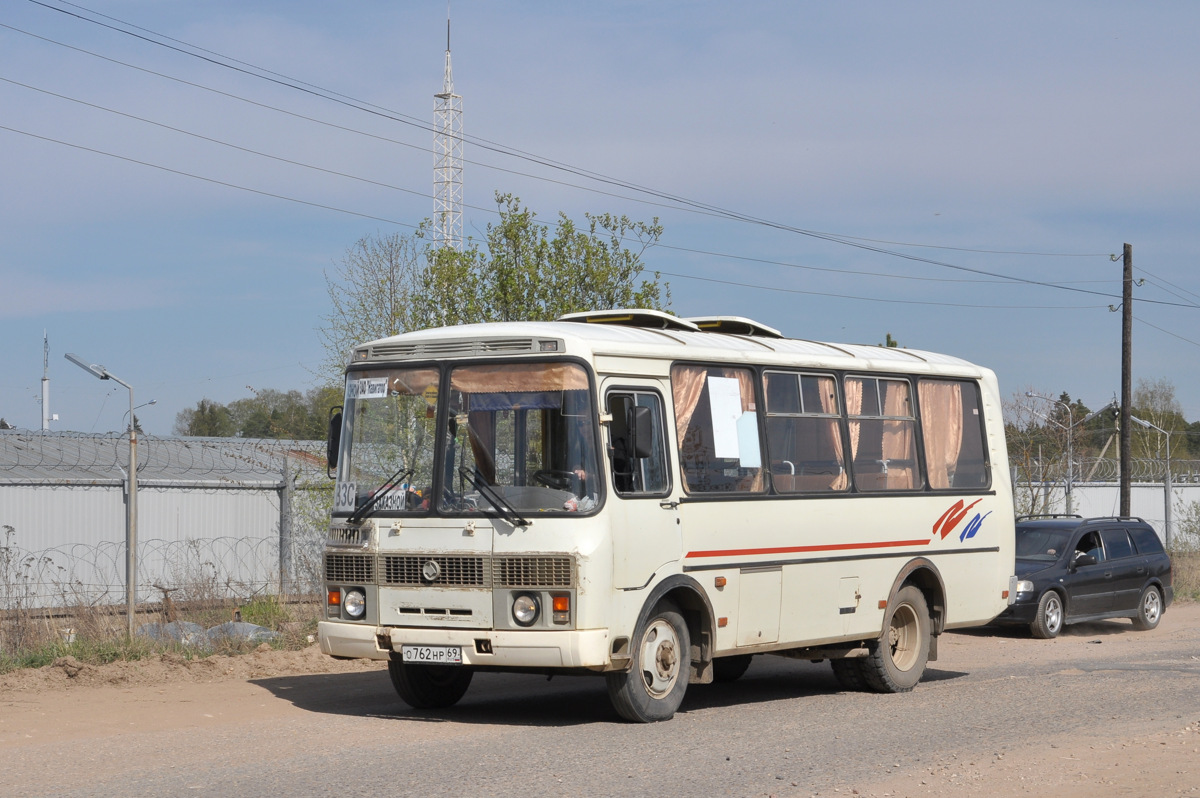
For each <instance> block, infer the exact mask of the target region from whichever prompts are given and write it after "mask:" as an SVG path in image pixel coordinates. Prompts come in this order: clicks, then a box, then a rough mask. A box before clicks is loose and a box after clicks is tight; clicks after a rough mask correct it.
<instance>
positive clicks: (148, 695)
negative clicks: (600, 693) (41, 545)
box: [0, 603, 1200, 798]
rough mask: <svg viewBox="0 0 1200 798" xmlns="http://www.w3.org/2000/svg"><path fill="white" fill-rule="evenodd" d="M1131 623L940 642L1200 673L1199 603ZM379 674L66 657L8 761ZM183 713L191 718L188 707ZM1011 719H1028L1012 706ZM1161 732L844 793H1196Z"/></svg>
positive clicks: (1172, 736)
mask: <svg viewBox="0 0 1200 798" xmlns="http://www.w3.org/2000/svg"><path fill="white" fill-rule="evenodd" d="M1124 623H1126V622H1123V621H1120V622H1108V623H1107V624H1106V625H1104V626H1103V627H1102V628H1099V629H1097V628H1095V627H1096V626H1097V625H1092V624H1084V625H1081V626H1078V627H1068V628H1067V629H1066V630H1065V632H1064V634H1063V635H1062V636H1061V637H1060V638H1059V639H1057V640H1054V641H1029V640H1025V639H1022V638H1020V637H1017V638H1014V637H1013V636H1004V635H980V634H949V635H946V636H944V637H943V638H942V645H941V647H940V648H941V654H942V656H941V658H940V659H939V662H938V665H939V666H943V664H944V663H945V664H947V665H951V666H953V667H954V668H956V669H958V670H963V671H969V670H971V668H972V666H973V664H974V666H975V667H982V665H983V664H984V663H986V664H988V665H990V666H994V665H995V664H996V663H997V662H1000V661H1009V662H1014V663H1020V662H1022V661H1032V660H1033V659H1035V658H1038V657H1047V656H1052V657H1053V658H1054V659H1056V660H1064V659H1065V660H1072V659H1073V658H1075V657H1078V658H1079V660H1080V661H1081V662H1082V661H1084V660H1086V659H1087V657H1088V656H1089V654H1090V653H1091V651H1094V650H1095V649H1096V646H1094V645H1092V644H1094V643H1096V642H1097V641H1096V639H1095V638H1096V636H1097V635H1104V642H1105V645H1106V647H1111V646H1117V647H1123V646H1142V647H1145V646H1146V644H1147V643H1149V642H1151V640H1153V641H1154V643H1155V644H1156V645H1162V646H1164V649H1165V648H1170V649H1172V650H1173V651H1174V652H1176V653H1175V654H1174V656H1176V657H1178V656H1179V652H1183V655H1184V661H1185V665H1190V663H1191V662H1194V663H1195V664H1196V667H1197V672H1200V604H1196V603H1176V604H1175V605H1173V606H1172V607H1171V608H1170V609H1169V610H1168V612H1167V613H1166V614H1165V615H1164V618H1163V622H1162V625H1161V626H1160V627H1159V629H1157V630H1155V631H1154V632H1151V633H1146V634H1138V633H1134V632H1133V631H1132V630H1129V629H1128V628H1125V629H1114V628H1113V626H1114V625H1115V624H1124ZM1088 627H1093V628H1088ZM1189 657H1190V660H1189V659H1188V658H1189ZM380 669H381V664H380V663H372V662H362V661H353V662H346V661H337V660H333V659H330V658H328V657H325V656H323V655H321V654H320V652H319V651H318V650H317V647H316V646H315V645H314V646H310V647H309V648H307V649H305V650H303V651H287V652H285V651H273V650H270V649H269V648H268V647H267V646H265V645H264V646H262V647H260V649H259V650H257V651H255V652H253V653H251V654H247V655H243V656H237V657H223V656H215V657H210V658H206V659H200V660H187V659H185V658H183V657H180V656H178V655H170V654H168V655H162V656H160V657H157V658H154V659H149V660H144V661H141V662H132V663H115V664H112V665H106V666H101V667H97V666H90V665H83V664H81V663H79V662H77V661H75V660H73V659H71V658H65V659H62V660H59V661H58V662H56V663H55V664H53V665H51V666H47V667H45V668H41V669H38V670H28V671H22V672H17V673H11V674H7V675H4V676H0V762H3V761H4V760H5V759H6V758H7V757H12V756H18V757H19V756H21V749H22V748H23V747H25V746H26V745H30V746H35V747H36V748H37V749H38V750H46V749H45V747H44V746H45V745H46V744H53V743H55V742H56V741H62V742H65V741H67V740H75V741H79V740H86V739H94V738H101V737H105V736H109V735H119V734H122V733H123V732H125V731H128V730H129V729H130V728H131V727H133V726H134V725H135V724H136V726H137V727H138V728H139V729H141V730H147V729H160V730H163V731H168V730H179V729H184V728H186V727H187V726H188V724H193V723H195V722H196V715H195V712H194V710H197V709H204V712H202V713H201V714H202V716H203V717H204V718H214V715H215V720H214V722H220V723H231V724H236V723H238V722H239V717H250V716H253V717H254V718H257V719H261V718H262V717H263V715H264V713H266V714H267V715H277V716H278V717H280V718H283V717H286V716H287V715H288V714H289V713H294V712H298V711H300V710H298V709H297V708H296V707H295V706H294V705H293V704H291V703H289V702H287V701H285V700H282V699H280V698H279V697H278V696H273V695H270V694H269V693H267V692H265V691H264V690H262V689H260V688H259V687H258V686H257V685H255V684H253V683H252V680H257V679H264V678H270V677H278V676H294V675H304V674H319V673H356V672H362V671H370V670H380ZM1010 678H1013V677H1010ZM1197 687H1198V688H1200V681H1198V682H1197ZM185 706H186V707H190V708H191V709H192V710H193V711H192V712H190V713H188V712H181V711H180V708H181V707H185ZM209 707H211V709H208V708H209ZM1181 709H1185V708H1181ZM1185 711H1191V710H1190V709H1186V710H1185ZM209 713H214V714H209ZM1013 719H1014V722H1020V720H1019V712H1018V711H1017V709H1016V708H1014V718H1013ZM1158 728H1159V729H1160V731H1157V732H1154V733H1147V734H1146V735H1145V736H1140V737H1135V738H1132V739H1120V740H1115V739H1113V738H1112V737H1111V736H1106V735H1105V734H1104V730H1103V729H1097V730H1095V731H1094V732H1092V733H1080V734H1077V735H1075V736H1073V737H1072V736H1066V737H1063V738H1061V739H1057V740H1056V742H1055V743H1054V744H1053V745H1051V746H1049V747H1037V746H1033V745H1031V746H1029V747H1027V748H1019V749H1016V750H1013V749H1009V750H1007V751H1005V752H1003V753H1000V752H993V753H986V754H983V753H981V754H980V755H977V756H972V757H971V758H969V759H967V758H953V757H950V758H942V759H938V760H929V761H928V764H927V765H926V766H925V767H924V768H922V769H921V770H919V771H917V772H911V771H910V772H907V773H903V774H900V773H899V772H898V771H896V774H897V775H895V776H894V777H891V778H887V777H884V778H883V780H881V781H878V782H876V783H874V784H862V785H859V786H857V787H855V788H853V789H851V788H846V789H844V790H839V791H837V793H840V794H841V795H860V796H871V797H873V798H881V797H882V796H934V797H935V798H951V797H952V796H953V797H954V798H958V797H959V796H966V797H967V798H970V797H971V796H988V797H989V798H991V796H1006V795H1033V794H1052V795H1055V796H1057V797H1058V798H1085V797H1086V798H1092V796H1149V795H1154V796H1168V795H1200V716H1197V717H1192V716H1186V715H1185V716H1183V719H1182V720H1181V721H1178V722H1177V723H1175V724H1168V725H1167V726H1163V725H1161V724H1160V725H1159V726H1158ZM1164 728H1165V729H1166V730H1161V729H1164ZM1114 754H1115V755H1114ZM781 794H783V793H781ZM787 794H793V795H794V794H796V792H795V791H790V792H788V793H787ZM824 794H826V795H830V794H835V793H824Z"/></svg>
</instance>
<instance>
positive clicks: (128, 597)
mask: <svg viewBox="0 0 1200 798" xmlns="http://www.w3.org/2000/svg"><path fill="white" fill-rule="evenodd" d="M66 358H67V360H69V361H71V362H72V363H74V364H75V365H76V366H79V367H80V368H81V369H83V370H84V371H86V372H88V373H89V374H91V375H92V376H93V377H98V378H100V379H102V380H112V381H113V382H115V383H117V384H118V385H123V386H125V387H126V388H128V389H129V471H128V473H127V474H126V480H127V484H128V485H129V489H128V494H127V498H126V500H125V627H126V633H127V634H128V635H129V637H130V638H131V639H132V638H133V611H134V606H135V605H136V604H137V430H136V429H134V426H135V425H134V423H133V411H134V410H135V409H136V408H134V406H133V386H132V385H130V384H129V383H127V382H125V381H124V380H122V379H120V378H119V377H117V376H116V375H114V374H111V373H109V371H108V369H106V368H104V366H100V365H97V364H95V363H88V362H87V361H85V360H83V359H82V358H80V357H78V356H76V355H72V354H67V355H66ZM155 401H157V400H155ZM147 404H153V402H148V403H147Z"/></svg>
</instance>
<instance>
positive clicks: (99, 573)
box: [0, 431, 331, 608]
mask: <svg viewBox="0 0 1200 798" xmlns="http://www.w3.org/2000/svg"><path fill="white" fill-rule="evenodd" d="M128 452H129V440H128V438H127V437H126V436H124V435H81V434H77V433H53V432H51V433H42V432H30V431H5V432H0V608H13V607H15V606H25V607H44V606H61V605H78V604H84V605H96V604H121V603H124V600H125V587H124V585H125V525H126V521H125V500H126V479H125V472H126V467H127V465H128ZM138 483H139V484H138V560H139V564H138V585H137V592H138V601H139V602H142V601H147V600H154V601H156V600H161V599H162V592H161V591H162V590H171V591H174V592H173V598H174V599H175V600H187V599H204V598H235V599H243V600H244V599H246V598H249V597H252V596H255V595H262V594H265V593H271V594H276V593H281V592H282V593H295V592H311V591H316V590H319V584H320V558H321V548H322V546H323V543H324V538H325V527H326V523H327V520H328V500H329V496H330V494H331V483H330V482H329V481H328V479H327V478H326V477H325V471H324V442H312V441H271V440H242V439H228V438H156V437H151V436H141V437H140V438H139V441H138Z"/></svg>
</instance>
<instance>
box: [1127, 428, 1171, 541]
mask: <svg viewBox="0 0 1200 798" xmlns="http://www.w3.org/2000/svg"><path fill="white" fill-rule="evenodd" d="M1129 420H1130V421H1132V422H1133V423H1135V424H1141V425H1142V426H1143V427H1147V428H1149V429H1156V430H1158V431H1159V432H1161V433H1162V434H1163V435H1166V436H1167V469H1166V473H1165V474H1164V475H1163V490H1164V492H1165V493H1166V499H1165V501H1164V504H1163V537H1164V538H1166V540H1165V542H1166V544H1167V548H1168V549H1169V548H1171V520H1172V519H1171V433H1169V432H1167V431H1166V430H1165V429H1163V428H1162V427H1159V426H1157V425H1155V424H1151V423H1150V422H1149V421H1143V420H1142V419H1140V418H1138V417H1137V416H1135V415H1133V414H1130V416H1129Z"/></svg>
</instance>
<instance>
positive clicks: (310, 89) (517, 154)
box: [30, 0, 1109, 265]
mask: <svg viewBox="0 0 1200 798" xmlns="http://www.w3.org/2000/svg"><path fill="white" fill-rule="evenodd" d="M63 1H64V3H65V4H66V5H70V6H73V7H75V8H78V9H81V10H83V11H86V12H88V13H90V14H94V15H96V16H100V17H103V18H105V19H110V20H113V21H114V22H119V23H120V24H121V25H125V26H127V27H132V28H135V29H136V30H141V31H145V32H146V33H150V34H151V35H153V36H155V37H158V38H161V39H166V40H168V41H172V42H177V43H179V44H182V45H184V46H185V47H187V48H190V49H192V50H198V51H200V52H201V53H208V54H210V55H213V56H216V57H217V58H219V59H223V60H216V59H214V58H209V57H208V56H206V55H201V54H199V53H195V52H190V51H189V50H184V49H181V48H179V47H175V46H173V45H170V44H166V43H164V42H161V41H156V40H155V39H151V38H149V37H146V36H142V35H140V34H138V33H134V32H132V31H127V30H123V29H121V28H118V27H115V26H112V25H108V24H106V23H103V22H99V21H97V20H94V19H89V18H88V17H85V16H82V15H80V14H76V13H74V12H71V11H67V10H66V9H62V8H58V7H55V6H52V5H49V4H47V3H44V2H41V0H30V2H31V3H34V4H35V5H38V6H41V7H43V8H46V9H49V10H52V11H57V12H59V13H61V14H65V15H68V16H71V17H74V18H76V19H79V20H82V21H85V22H90V23H92V24H94V25H99V26H101V27H104V28H108V29H110V30H113V31H115V32H118V33H123V34H125V35H128V36H132V37H135V38H137V39H140V40H142V41H145V42H148V43H150V44H154V45H157V46H159V47H164V48H167V49H170V50H174V51H176V52H179V53H181V54H183V55H189V56H192V57H194V58H199V59H201V60H204V61H206V62H209V63H212V64H214V65H216V66H222V67H225V68H227V69H231V70H234V71H237V72H241V73H243V74H246V75H249V76H252V77H257V78H259V79H261V80H266V81H270V82H272V83H276V84H278V85H282V86H285V87H288V88H292V89H293V90H296V91H301V92H304V93H307V94H310V95H313V96H317V97H321V98H323V99H326V100H329V101H331V102H336V103H339V104H341V105H345V106H347V107H351V108H355V109H357V110H360V111H364V112H366V113H371V114H375V115H379V116H384V117H386V118H389V119H393V120H394V121H397V122H401V123H403V124H408V125H412V126H414V127H418V128H420V129H422V130H426V131H428V132H436V131H435V129H434V128H432V127H430V126H429V125H428V124H427V123H425V122H424V121H421V120H417V119H416V118H415V117H411V116H408V115H407V114H403V113H400V112H398V111H394V110H391V109H388V108H384V107H383V106H377V105H373V104H371V103H366V102H364V101H362V100H358V99H356V98H353V97H350V96H348V95H345V94H341V93H339V92H334V91H332V90H329V89H325V88H323V87H320V86H316V85H315V84H311V83H306V82H304V81H301V80H299V79H296V78H292V77H290V76H287V75H283V74H282V73H278V72H273V71H271V70H267V69H264V68H262V67H259V66H256V65H254V64H250V63H249V62H246V61H241V60H238V59H235V58H232V57H230V56H226V55H224V54H220V53H216V52H215V51H212V50H207V49H205V48H202V47H198V46H196V45H193V44H190V43H187V42H183V41H182V40H179V39H174V38H171V37H169V36H165V35H164V34H160V33H158V32H156V31H152V30H150V29H148V28H143V27H140V26H137V25H133V24H132V23H129V22H125V21H124V20H120V19H117V18H116V17H111V16H108V15H105V14H100V13H98V12H95V11H92V10H91V9H88V8H85V7H84V6H81V5H78V4H76V3H70V2H66V0H63ZM225 61H231V62H233V64H242V65H244V66H246V67H249V68H250V69H244V68H242V67H241V66H235V65H233V64H229V63H225ZM251 69H252V70H254V71H250V70H251ZM258 73H265V74H258ZM463 140H464V141H468V142H471V143H472V144H474V145H475V146H478V147H481V148H483V149H485V150H489V151H492V152H496V153H497V154H501V155H507V156H509V157H514V158H520V159H523V160H527V161H530V162H531V163H535V164H538V165H541V166H545V167H547V168H551V169H558V170H562V171H566V172H568V173H570V174H574V175H577V176H579V177H585V178H587V179H590V180H595V181H598V182H602V183H607V184H609V185H614V186H618V187H621V188H625V189H628V190H632V191H637V192H640V193H645V194H648V195H650V196H654V197H658V198H659V199H663V200H667V201H669V202H673V203H678V204H680V205H685V206H690V207H692V208H694V209H697V210H701V211H703V212H705V213H707V214H711V215H717V216H720V217H723V218H727V219H731V220H735V221H742V222H744V223H750V224H758V225H764V226H768V227H773V228H776V229H779V230H783V231H787V232H793V233H796V234H799V235H806V236H813V237H817V238H821V239H823V240H827V241H831V242H835V243H841V244H843V245H846V246H857V245H859V244H856V243H855V242H862V243H871V244H888V245H890V246H906V247H920V248H932V249H943V250H951V251H958V252H973V253H980V254H1003V255H1020V256H1039V257H1108V256H1109V253H1053V252H1031V251H1022V250H996V249H973V248H968V247H954V246H946V245H937V244H920V243H912V242H897V241H887V240H884V239H874V238H865V237H858V236H850V235H842V234H835V233H822V232H820V231H814V230H806V229H803V228H799V227H794V226H791V225H786V224H782V223H778V222H772V221H769V220H766V219H763V218H761V217H756V216H753V215H749V214H743V213H740V212H736V211H731V210H728V209H725V208H721V207H719V206H716V205H711V204H708V203H704V202H700V201H697V200H691V199H688V198H686V197H681V196H678V195H674V194H671V193H668V192H665V191H660V190H658V189H653V188H650V187H647V186H642V185H639V184H636V183H633V182H631V181H627V180H623V179H619V178H615V177H610V176H608V175H604V174H602V173H599V172H593V171H590V170H587V169H583V168H581V167H576V166H572V165H570V164H566V163H563V162H560V161H555V160H552V159H549V158H545V157H543V156H539V155H536V154H533V153H529V152H525V151H523V150H519V149H516V148H513V147H509V146H508V145H504V144H499V143H497V142H493V141H490V140H488V139H484V138H480V137H476V136H464V137H463ZM529 177H532V178H534V179H544V178H542V177H541V176H536V175H529ZM576 187H577V188H580V189H581V190H591V189H587V188H585V187H582V186H576ZM625 199H628V200H630V201H638V200H634V199H633V198H628V197H626V198H625ZM677 209H679V210H685V208H677ZM864 248H867V249H872V250H873V251H876V252H879V253H880V254H888V255H892V256H894V257H904V256H903V255H902V254H901V253H896V252H892V251H890V250H884V249H878V248H874V247H864ZM938 265H944V264H938Z"/></svg>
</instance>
